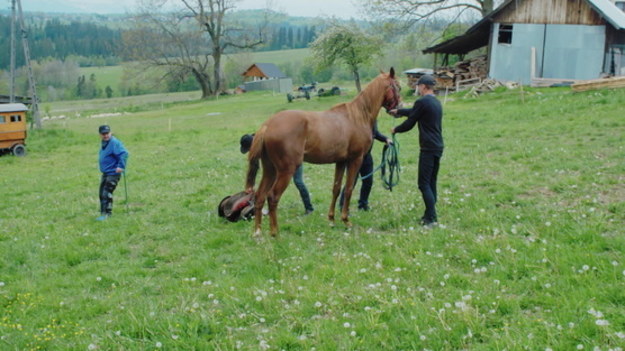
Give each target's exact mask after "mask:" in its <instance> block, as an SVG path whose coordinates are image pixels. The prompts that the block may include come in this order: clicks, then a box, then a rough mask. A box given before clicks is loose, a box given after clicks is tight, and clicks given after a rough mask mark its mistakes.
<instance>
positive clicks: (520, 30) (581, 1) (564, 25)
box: [423, 0, 625, 85]
mask: <svg viewBox="0 0 625 351" xmlns="http://www.w3.org/2000/svg"><path fill="white" fill-rule="evenodd" d="M624 11H625V1H619V0H506V1H505V2H503V3H502V4H501V5H500V6H499V7H498V8H497V9H495V10H494V11H493V12H491V13H490V14H488V15H486V16H485V17H484V18H483V19H482V20H480V21H479V22H478V23H476V24H475V25H473V26H472V27H471V28H469V29H468V30H467V31H466V32H465V33H464V34H463V35H460V36H458V37H455V38H452V39H450V40H448V41H445V42H443V43H440V44H438V45H436V46H432V47H429V48H427V49H425V50H423V52H424V53H435V54H437V56H438V55H443V58H444V59H443V61H444V60H445V58H447V57H448V56H449V55H459V56H460V57H461V58H463V57H464V55H466V54H467V53H469V52H471V51H473V50H476V49H479V48H483V47H488V57H487V67H488V70H487V72H488V73H487V75H488V77H489V78H493V79H496V80H500V81H514V82H520V83H522V84H525V85H528V84H533V85H549V84H552V83H556V82H562V81H576V80H588V79H596V78H600V77H605V76H625V12H624Z"/></svg>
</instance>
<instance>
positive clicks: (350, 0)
mask: <svg viewBox="0 0 625 351" xmlns="http://www.w3.org/2000/svg"><path fill="white" fill-rule="evenodd" d="M139 1H141V0H22V8H23V9H24V11H44V12H76V13H80V12H90V13H102V14H104V13H125V12H131V11H132V10H133V8H135V7H136V4H137V3H139ZM356 1H357V0H240V1H239V3H238V5H237V8H239V9H259V8H265V7H267V6H268V5H269V7H270V8H271V9H273V10H276V11H281V12H286V13H288V14H290V15H292V16H306V17H317V16H327V17H339V18H344V19H350V18H359V17H360V16H359V12H358V11H359V10H358V8H357V6H356V5H354V3H355V2H356ZM2 3H4V4H2ZM10 4H11V2H10V0H0V9H9V8H10Z"/></svg>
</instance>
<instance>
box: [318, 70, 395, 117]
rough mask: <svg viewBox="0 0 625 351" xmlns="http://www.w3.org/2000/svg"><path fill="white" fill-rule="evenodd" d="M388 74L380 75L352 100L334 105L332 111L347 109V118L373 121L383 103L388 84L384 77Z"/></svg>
mask: <svg viewBox="0 0 625 351" xmlns="http://www.w3.org/2000/svg"><path fill="white" fill-rule="evenodd" d="M385 78H387V74H385V73H382V74H380V75H378V76H377V77H376V78H375V79H374V80H373V81H371V83H369V84H368V85H367V87H366V88H365V89H364V90H362V91H361V92H360V94H358V96H356V97H355V98H354V99H353V100H352V101H350V102H343V103H340V104H336V105H334V106H332V108H331V109H330V110H331V111H336V110H341V109H346V110H347V115H348V116H347V118H349V119H352V120H357V121H364V122H371V117H373V118H374V119H375V118H376V117H377V115H378V109H379V108H380V106H381V104H382V100H383V97H384V90H385V89H386V85H385V84H384V79H385Z"/></svg>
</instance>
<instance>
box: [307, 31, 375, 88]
mask: <svg viewBox="0 0 625 351" xmlns="http://www.w3.org/2000/svg"><path fill="white" fill-rule="evenodd" d="M310 49H311V50H312V53H313V57H314V59H315V62H316V66H317V68H318V69H323V68H329V67H332V66H333V65H334V64H335V63H344V64H345V65H347V66H348V68H349V70H350V72H351V73H352V74H353V76H354V81H355V83H356V89H357V90H358V92H360V91H361V86H360V72H359V70H360V68H361V67H362V66H364V65H366V64H368V63H370V62H371V61H372V60H373V58H375V57H376V56H380V54H381V53H382V41H381V40H379V39H378V38H375V37H373V36H370V35H367V34H366V33H364V32H363V31H361V30H360V29H359V28H358V27H356V26H355V25H354V24H353V23H352V24H351V25H344V24H338V23H334V24H332V25H331V26H330V27H329V28H328V29H326V31H325V32H323V34H321V35H320V36H319V37H318V38H317V39H316V40H315V41H314V42H313V43H312V44H311V45H310Z"/></svg>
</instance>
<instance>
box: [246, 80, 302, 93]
mask: <svg viewBox="0 0 625 351" xmlns="http://www.w3.org/2000/svg"><path fill="white" fill-rule="evenodd" d="M244 85H245V90H246V91H256V90H271V91H274V92H276V93H289V92H291V91H292V90H293V80H292V79H291V78H280V79H266V80H258V81H255V82H246V83H244Z"/></svg>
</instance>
